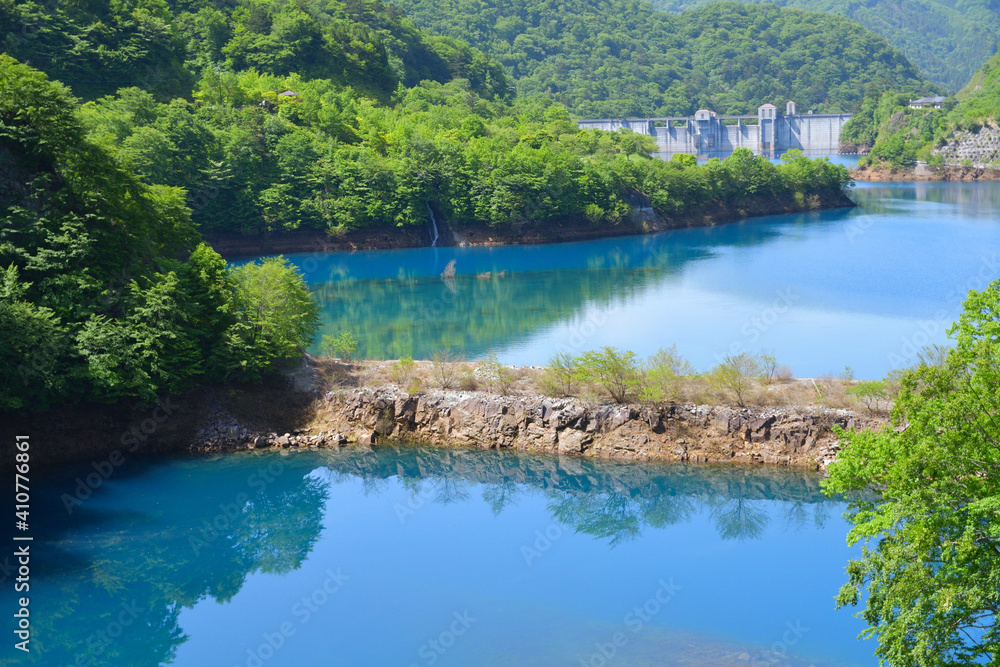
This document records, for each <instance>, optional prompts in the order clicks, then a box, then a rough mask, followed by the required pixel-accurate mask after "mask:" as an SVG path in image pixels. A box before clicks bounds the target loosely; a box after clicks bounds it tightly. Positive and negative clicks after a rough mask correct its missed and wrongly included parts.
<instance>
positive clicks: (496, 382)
mask: <svg viewBox="0 0 1000 667" xmlns="http://www.w3.org/2000/svg"><path fill="white" fill-rule="evenodd" d="M478 374H479V377H481V378H482V379H483V380H484V381H485V382H486V387H487V389H488V390H489V391H491V392H495V393H498V394H501V395H503V396H506V395H508V394H509V393H510V390H511V387H513V385H514V372H513V371H511V369H510V368H509V367H507V366H505V365H504V364H501V363H500V360H499V359H497V355H496V354H495V353H493V352H491V353H490V354H489V356H487V357H486V359H485V360H484V361H483V362H481V363H480V364H479V369H478Z"/></svg>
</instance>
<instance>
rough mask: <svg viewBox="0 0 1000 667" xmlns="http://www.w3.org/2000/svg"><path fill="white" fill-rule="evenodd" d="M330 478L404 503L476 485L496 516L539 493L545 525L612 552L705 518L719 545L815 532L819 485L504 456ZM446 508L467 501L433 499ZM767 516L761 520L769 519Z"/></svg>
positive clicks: (357, 467) (404, 461)
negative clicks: (400, 489) (384, 483)
mask: <svg viewBox="0 0 1000 667" xmlns="http://www.w3.org/2000/svg"><path fill="white" fill-rule="evenodd" d="M326 461H327V463H326V465H327V466H328V467H329V468H330V469H331V470H332V471H334V476H335V477H340V476H343V475H349V476H357V477H360V478H362V479H364V480H369V479H380V480H388V479H389V478H392V477H395V478H397V479H398V480H399V481H400V483H401V484H403V486H404V488H407V489H410V491H411V494H414V495H416V494H421V495H423V494H422V493H421V492H420V490H419V489H420V485H422V484H425V483H427V482H428V481H433V483H434V484H436V485H458V484H459V483H461V484H462V485H463V486H460V488H462V489H463V491H464V489H465V487H464V484H479V485H481V486H482V487H483V491H482V498H483V500H484V501H485V502H486V503H487V504H489V506H490V507H491V509H492V510H493V512H494V514H497V515H498V514H500V513H501V512H503V510H504V509H505V508H506V507H508V506H509V505H510V504H513V503H514V501H515V499H516V498H517V497H518V496H519V495H521V494H525V493H531V492H536V493H537V492H542V493H544V494H545V497H546V506H547V509H548V511H549V513H550V515H551V516H552V518H553V519H554V520H556V521H558V522H559V523H561V524H563V525H565V526H568V527H570V528H572V529H573V530H575V531H576V532H579V533H583V534H586V535H591V536H593V537H596V538H598V539H602V540H606V541H607V542H608V543H609V544H610V545H612V546H614V545H618V544H621V543H623V542H627V541H629V540H633V539H635V538H636V537H638V536H639V535H641V534H642V531H643V530H645V529H646V528H648V527H651V528H663V527H665V526H669V525H673V524H677V523H683V522H687V521H690V520H692V519H693V518H694V517H695V516H697V515H698V514H699V513H701V512H706V513H707V514H708V515H709V516H710V517H711V518H712V520H713V521H714V523H715V527H716V530H717V532H718V534H719V537H721V538H722V539H724V540H739V541H746V540H757V539H761V538H762V537H763V536H764V534H765V532H766V530H767V527H768V525H769V524H770V522H771V515H772V514H774V515H783V516H784V517H785V523H786V526H787V528H788V529H791V530H801V529H803V528H804V527H805V526H806V525H807V524H808V520H809V517H810V516H812V517H813V521H814V523H815V524H816V525H817V526H819V527H822V523H823V521H825V519H826V517H827V516H828V510H827V509H826V508H825V507H824V504H825V503H827V502H828V499H827V498H826V497H825V496H823V494H822V493H821V491H820V488H819V479H820V478H819V476H818V475H816V474H812V473H807V472H802V471H795V470H776V469H772V468H741V467H736V466H688V465H679V464H675V465H669V464H667V465H656V464H644V463H635V462H632V463H620V462H611V461H599V460H593V459H578V458H577V459H564V458H557V457H551V456H533V455H525V454H517V453H513V452H506V451H492V450H491V451H479V450H448V449H440V448H422V447H380V448H377V449H376V450H375V451H364V452H362V451H358V450H350V449H345V450H338V451H334V452H330V453H328V454H326ZM441 488H447V486H439V487H438V489H439V490H438V493H437V497H436V500H437V502H442V503H443V502H455V501H456V500H458V499H463V500H464V499H466V498H467V497H468V494H463V495H462V496H461V497H459V496H458V495H457V494H451V493H448V494H442V493H441V491H440V489H441ZM769 512H770V513H769Z"/></svg>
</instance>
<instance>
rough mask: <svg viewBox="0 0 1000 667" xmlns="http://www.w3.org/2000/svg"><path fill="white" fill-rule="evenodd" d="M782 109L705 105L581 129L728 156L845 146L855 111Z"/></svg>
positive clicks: (667, 148) (665, 149)
mask: <svg viewBox="0 0 1000 667" xmlns="http://www.w3.org/2000/svg"><path fill="white" fill-rule="evenodd" d="M788 111H790V112H791V113H785V114H779V113H777V110H776V108H775V107H774V105H771V104H765V105H763V106H761V107H760V108H759V109H758V111H757V115H756V116H717V115H716V114H715V113H714V112H712V111H708V110H705V109H702V110H699V111H698V112H697V113H696V114H695V115H694V116H692V117H675V118H620V119H619V118H612V119H596V120H581V121H579V122H578V126H579V128H580V129H595V130H604V131H605V132H617V131H618V130H621V129H626V130H630V131H632V132H636V133H638V134H645V135H648V136H650V137H652V138H653V139H654V140H655V141H656V145H657V146H658V147H659V152H660V153H663V154H674V153H686V154H689V155H698V156H706V157H713V156H722V155H728V154H730V153H732V152H733V151H734V150H736V149H737V148H749V149H750V150H752V151H753V152H754V153H756V154H758V155H766V156H768V157H773V156H776V155H780V154H781V153H784V152H786V151H789V150H792V149H799V150H801V151H803V152H805V153H812V154H829V153H837V152H838V151H839V149H840V130H841V128H843V127H844V124H845V123H846V122H847V121H848V120H850V118H851V114H796V113H795V107H794V104H791V103H789V105H788Z"/></svg>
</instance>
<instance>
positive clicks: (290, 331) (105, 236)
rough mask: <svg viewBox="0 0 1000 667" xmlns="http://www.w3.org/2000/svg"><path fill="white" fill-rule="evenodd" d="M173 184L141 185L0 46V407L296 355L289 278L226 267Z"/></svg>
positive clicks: (281, 268) (149, 386) (261, 269)
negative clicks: (0, 52) (202, 241)
mask: <svg viewBox="0 0 1000 667" xmlns="http://www.w3.org/2000/svg"><path fill="white" fill-rule="evenodd" d="M184 194H185V193H184V191H183V190H181V189H179V188H174V187H167V186H164V185H147V184H144V183H142V182H141V181H140V180H139V179H138V178H136V177H135V176H133V175H132V173H131V171H130V169H129V165H128V164H127V163H123V162H122V161H121V160H120V159H119V158H118V157H117V156H116V154H115V153H114V152H113V151H110V150H108V149H107V148H106V147H103V146H101V145H99V144H97V143H95V142H93V141H91V140H89V139H88V138H87V136H86V131H85V130H84V128H83V126H82V124H81V122H80V119H79V117H78V110H77V107H76V104H75V101H74V100H73V98H72V97H71V96H70V95H69V94H68V91H67V90H66V89H65V88H64V87H63V86H62V85H60V84H58V83H54V82H50V81H48V80H47V79H46V77H45V75H44V74H42V73H40V72H38V71H37V70H33V69H31V68H29V67H26V66H24V65H21V64H18V63H17V62H15V61H14V60H12V59H11V58H10V57H9V56H0V219H2V225H0V412H5V411H10V410H19V411H20V410H37V409H44V408H46V407H49V406H51V405H53V404H54V403H56V402H67V401H73V400H79V399H87V400H107V401H115V400H121V399H145V400H152V399H154V398H155V397H157V396H163V395H164V394H166V393H167V392H175V391H183V390H185V389H188V388H190V387H192V386H193V385H195V384H198V383H200V382H204V381H220V380H249V379H255V378H257V377H259V376H260V374H261V373H266V372H268V371H270V370H273V368H274V367H275V364H276V363H277V362H280V361H281V360H284V359H288V358H292V357H295V356H297V355H300V354H301V350H302V348H303V347H304V346H305V345H306V344H308V342H309V340H310V339H311V337H312V333H313V330H314V329H315V324H316V306H315V304H314V302H313V301H312V299H311V297H310V296H309V295H308V293H307V292H306V290H305V287H304V284H303V283H302V281H301V279H300V278H299V276H298V275H297V274H296V273H295V272H293V271H292V270H291V269H290V268H289V267H287V266H286V265H285V264H283V263H281V262H278V261H270V262H266V263H264V264H262V265H247V266H244V267H241V268H240V269H238V270H236V271H234V272H228V271H227V270H226V262H225V261H224V260H223V259H222V258H221V257H219V255H217V254H216V253H215V252H214V251H212V250H211V249H210V248H208V247H207V246H205V245H199V244H198V232H197V230H196V229H195V226H194V225H193V224H192V223H191V216H190V211H189V210H188V209H187V207H186V206H185V205H184Z"/></svg>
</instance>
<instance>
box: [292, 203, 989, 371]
mask: <svg viewBox="0 0 1000 667" xmlns="http://www.w3.org/2000/svg"><path fill="white" fill-rule="evenodd" d="M852 196H853V197H854V199H855V200H856V201H857V202H858V203H859V206H858V207H857V208H854V209H837V210H829V211H819V212H813V213H804V214H793V215H778V216H767V217H759V218H752V219H748V220H745V221H743V222H738V223H732V224H725V225H719V226H716V227H709V228H694V229H682V230H675V231H671V232H665V233H661V234H653V235H648V236H630V237H618V238H609V239H602V240H597V241H586V242H579V243H562V244H552V245H536V246H503V247H471V248H468V247H466V248H463V247H443V248H416V249H404V250H380V251H363V252H338V253H317V254H307V255H290V256H289V258H290V259H291V260H292V261H293V262H295V263H296V264H297V265H298V266H299V267H300V268H301V269H302V270H303V272H304V274H305V277H306V279H307V280H308V282H309V284H310V287H311V288H312V289H313V290H314V292H315V293H316V294H317V296H318V298H319V300H320V303H321V306H322V322H323V333H327V334H336V333H338V332H339V331H342V330H348V331H351V332H353V334H354V335H355V336H356V337H357V338H358V340H359V342H360V347H359V353H360V354H361V355H362V356H365V357H368V358H381V359H395V358H399V357H402V356H407V355H409V356H412V357H413V358H415V359H428V358H431V357H432V356H433V355H434V354H435V353H441V352H448V353H451V354H453V355H456V356H463V357H465V358H467V359H477V358H482V357H483V356H485V355H487V354H488V353H490V352H495V353H496V354H497V355H498V357H499V358H500V360H501V361H503V362H506V363H511V364H521V365H542V364H545V363H546V362H547V361H548V360H549V359H550V358H551V357H552V356H553V355H554V354H556V353H558V352H569V353H573V354H576V353H579V352H583V351H586V350H589V349H596V348H599V347H601V346H605V345H612V346H617V347H619V348H622V349H630V350H633V351H634V352H636V353H637V354H639V355H641V356H648V355H650V354H652V353H654V352H655V351H656V350H657V349H659V348H661V347H666V346H670V345H674V344H676V345H677V347H678V349H679V351H680V352H681V353H683V354H684V355H686V356H687V357H688V358H689V359H690V360H691V361H692V362H693V363H694V364H695V366H696V367H697V368H699V369H700V370H706V369H708V368H709V367H711V366H712V365H714V364H716V363H718V362H719V360H721V359H722V358H723V357H724V356H725V355H726V354H730V353H733V352H740V351H744V350H746V351H751V352H758V351H765V350H766V351H769V352H772V353H773V354H774V355H775V356H776V357H777V359H778V361H779V363H782V364H786V365H788V366H789V367H790V368H791V369H792V371H793V372H794V373H795V374H796V375H798V376H801V377H818V376H822V375H825V374H830V373H833V374H838V373H841V372H843V371H844V369H845V366H850V367H851V368H852V369H853V372H854V374H855V376H856V377H858V378H878V377H882V376H884V375H885V374H886V373H887V372H888V371H890V370H891V369H893V368H897V367H900V366H903V365H907V364H909V363H912V362H913V361H914V359H915V357H916V353H917V352H918V351H919V350H920V349H921V348H922V347H924V346H925V345H929V344H944V343H946V342H947V336H946V334H945V330H946V328H947V327H948V326H949V324H950V323H951V322H952V321H953V320H954V319H955V318H956V317H957V315H958V313H959V312H960V308H961V302H962V300H963V299H964V297H965V295H966V294H967V293H968V290H969V289H970V288H982V287H984V286H985V285H986V283H987V282H988V281H989V280H991V279H992V278H994V277H997V276H1000V263H998V261H997V255H996V252H997V249H998V248H1000V222H998V221H1000V184H998V183H910V184H860V185H859V186H858V187H857V188H856V189H855V190H854V192H853V194H852ZM452 261H454V268H455V272H456V275H455V277H454V279H444V278H442V273H443V272H444V270H445V267H446V266H447V265H448V264H449V263H450V262H452ZM487 272H489V276H487V275H486V274H487ZM315 350H316V351H318V346H317V347H316V348H315Z"/></svg>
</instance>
